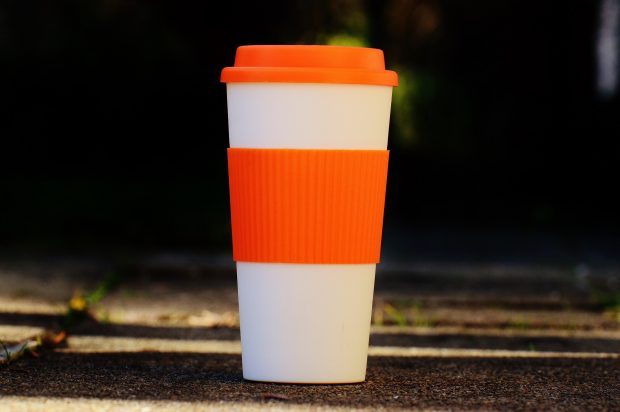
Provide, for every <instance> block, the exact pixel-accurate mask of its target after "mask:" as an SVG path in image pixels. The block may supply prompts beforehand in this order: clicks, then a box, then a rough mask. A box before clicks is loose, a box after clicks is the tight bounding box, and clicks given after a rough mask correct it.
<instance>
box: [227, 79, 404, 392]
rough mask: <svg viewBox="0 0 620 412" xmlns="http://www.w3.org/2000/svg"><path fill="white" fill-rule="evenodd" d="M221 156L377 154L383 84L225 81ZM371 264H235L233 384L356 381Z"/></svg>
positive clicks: (382, 140)
mask: <svg viewBox="0 0 620 412" xmlns="http://www.w3.org/2000/svg"><path fill="white" fill-rule="evenodd" d="M226 87H227V96H228V123H229V139H230V147H231V148H263V149H265V148H278V149H354V150H355V149H356V150H385V149H387V138H388V128H389V120H390V104H391V98H392V87H391V86H377V85H356V84H314V83H227V85H226ZM375 269H376V265H375V264H291V263H254V262H237V282H238V290H239V313H240V321H241V346H242V363H243V377H244V378H245V379H249V380H256V381H268V382H287V383H353V382H361V381H364V380H365V374H366V361H367V354H368V339H369V331H370V321H371V311H372V295H373V287H374V278H375Z"/></svg>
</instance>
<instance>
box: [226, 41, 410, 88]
mask: <svg viewBox="0 0 620 412" xmlns="http://www.w3.org/2000/svg"><path fill="white" fill-rule="evenodd" d="M220 81H221V82H223V83H264V82H272V83H345V84H371V85H382V86H397V85H398V76H397V74H396V72H394V71H391V70H385V62H384V58H383V52H382V51H381V50H379V49H373V48H366V47H344V46H310V45H304V46H284V45H277V46H267V45H264V46H241V47H239V48H237V54H236V56H235V65H234V66H233V67H226V68H224V69H223V70H222V76H221V78H220Z"/></svg>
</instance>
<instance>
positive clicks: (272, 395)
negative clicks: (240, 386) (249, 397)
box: [262, 392, 291, 401]
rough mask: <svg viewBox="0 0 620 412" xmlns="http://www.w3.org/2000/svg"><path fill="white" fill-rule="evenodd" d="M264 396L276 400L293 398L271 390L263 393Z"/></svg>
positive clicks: (266, 398)
mask: <svg viewBox="0 0 620 412" xmlns="http://www.w3.org/2000/svg"><path fill="white" fill-rule="evenodd" d="M262 397H263V399H265V400H269V399H275V400H278V401H288V400H290V399H291V398H289V397H288V396H286V395H282V394H279V393H271V392H267V393H263V395H262Z"/></svg>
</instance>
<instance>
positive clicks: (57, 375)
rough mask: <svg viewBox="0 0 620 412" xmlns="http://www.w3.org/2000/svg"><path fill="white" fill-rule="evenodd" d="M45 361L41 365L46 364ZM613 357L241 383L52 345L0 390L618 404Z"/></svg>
mask: <svg viewBox="0 0 620 412" xmlns="http://www.w3.org/2000/svg"><path fill="white" fill-rule="evenodd" d="M43 366H44V367H43ZM619 380H620V360H618V359H611V360H610V359H605V360H602V359H515V358H505V359H490V358H476V359H473V358H432V357H429V358H407V357H371V358H370V359H369V365H368V375H367V381H366V382H365V383H362V384H356V385H337V386H325V385H286V384H265V383H256V382H247V381H244V380H243V379H242V375H241V357H240V356H238V355H224V354H194V353H158V352H136V353H105V354H83V353H81V354H77V353H66V352H49V353H46V354H44V356H43V357H42V358H39V359H25V360H23V361H22V362H19V363H17V364H14V365H10V366H9V367H7V368H4V369H1V370H0V395H19V396H33V397H34V396H36V397H41V396H43V397H69V398H78V397H86V398H103V399H160V400H182V401H224V402H266V400H265V394H278V395H282V397H283V398H284V399H285V400H283V401H282V402H286V403H293V404H299V403H310V404H312V405H333V406H337V405H339V406H348V407H354V406H373V407H381V406H389V407H402V408H411V407H416V408H442V409H451V408H459V409H479V408H484V409H488V408H490V409H549V408H555V409H557V408H560V409H578V410H593V409H597V410H604V409H606V410H614V409H616V410H617V409H618V408H620V387H618V385H617V382H618V381H619Z"/></svg>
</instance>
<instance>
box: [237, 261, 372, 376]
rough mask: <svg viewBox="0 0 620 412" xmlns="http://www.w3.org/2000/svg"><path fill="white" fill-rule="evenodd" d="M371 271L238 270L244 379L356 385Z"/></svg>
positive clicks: (256, 266)
mask: <svg viewBox="0 0 620 412" xmlns="http://www.w3.org/2000/svg"><path fill="white" fill-rule="evenodd" d="M375 269H376V265H374V264H360V265H358V264H352V265H340V264H338V265H335V264H334V265H332V264H329V265H312V264H282V263H248V262H237V281H238V288H239V314H240V321H241V347H242V363H243V377H244V378H245V379H248V380H252V381H261V382H279V383H299V384H346V383H359V382H363V381H364V380H365V375H366V362H367V359H368V341H369V335H370V318H371V311H372V294H373V288H374V278H375Z"/></svg>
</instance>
